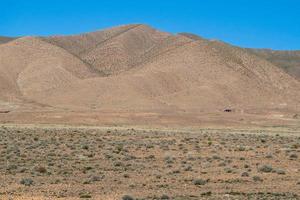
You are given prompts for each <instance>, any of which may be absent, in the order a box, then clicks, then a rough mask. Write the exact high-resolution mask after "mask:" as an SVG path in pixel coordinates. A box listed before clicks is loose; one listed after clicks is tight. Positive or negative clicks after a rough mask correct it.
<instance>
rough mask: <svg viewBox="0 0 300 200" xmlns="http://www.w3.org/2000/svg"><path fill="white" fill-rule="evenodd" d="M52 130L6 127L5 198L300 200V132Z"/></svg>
mask: <svg viewBox="0 0 300 200" xmlns="http://www.w3.org/2000/svg"><path fill="white" fill-rule="evenodd" d="M49 127H50V126H49ZM49 127H46V126H45V127H37V126H18V127H15V126H2V127H1V128H0V180H4V181H1V183H0V199H122V198H123V199H127V200H130V199H178V200H179V199H181V200H183V199H186V200H190V199H191V200H194V199H300V181H299V180H300V162H299V156H300V155H299V154H300V153H299V152H300V137H299V135H298V133H299V132H297V131H282V130H277V131H274V130H237V129H236V130H235V129H231V130H229V129H224V130H222V129H218V130H213V129H198V130H193V131H173V130H146V129H144V130H143V129H132V128H128V129H127V128H96V127H95V128H92V127H90V128H87V127H73V128H72V127H58V126H57V127H55V126H52V128H49ZM126 195H127V196H126Z"/></svg>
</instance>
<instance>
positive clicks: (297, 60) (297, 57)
mask: <svg viewBox="0 0 300 200" xmlns="http://www.w3.org/2000/svg"><path fill="white" fill-rule="evenodd" d="M248 50H250V51H251V52H252V53H255V54H256V55H257V56H260V57H262V58H263V59H266V60H268V61H269V62H271V63H273V64H274V65H276V66H279V67H281V68H282V69H284V70H285V71H286V72H287V73H289V74H290V75H291V76H293V77H295V78H297V79H298V80H300V51H274V50H269V49H248Z"/></svg>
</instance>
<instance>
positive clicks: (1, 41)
mask: <svg viewBox="0 0 300 200" xmlns="http://www.w3.org/2000/svg"><path fill="white" fill-rule="evenodd" d="M14 39H15V38H12V37H3V36H0V44H4V43H7V42H9V41H12V40H14Z"/></svg>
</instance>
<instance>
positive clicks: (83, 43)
mask: <svg viewBox="0 0 300 200" xmlns="http://www.w3.org/2000/svg"><path fill="white" fill-rule="evenodd" d="M0 88H1V90H0V109H2V110H3V109H4V110H9V111H10V112H12V114H11V115H13V113H20V112H21V113H22V112H24V111H25V110H26V111H27V112H28V111H30V112H38V113H43V112H46V111H45V109H46V110H47V111H48V112H60V114H59V115H55V116H56V117H58V118H59V119H60V118H63V117H62V116H63V115H68V116H69V118H71V116H72V115H73V114H74V115H75V114H76V113H77V114H78V113H82V112H84V113H90V115H92V113H104V112H106V113H124V112H126V113H140V114H141V115H143V114H142V113H160V114H165V115H168V116H170V119H171V118H176V117H178V116H181V115H183V114H187V113H188V114H191V116H192V118H197V117H198V116H199V115H201V113H207V112H209V113H222V112H223V111H224V110H226V109H229V110H228V111H235V112H238V113H246V114H251V113H252V114H253V113H261V114H265V113H273V112H282V113H293V114H295V113H297V112H298V111H299V101H300V98H299V97H300V93H299V91H300V90H299V89H300V83H299V82H298V81H297V80H296V79H294V78H292V77H291V76H290V75H289V74H287V73H286V72H284V71H283V70H281V69H280V68H278V67H277V66H275V65H274V64H273V63H272V62H269V61H268V58H265V57H263V56H257V53H252V52H249V51H248V50H245V49H242V48H238V47H233V46H231V45H229V44H225V43H223V42H219V41H209V40H206V39H203V38H201V37H198V36H195V35H193V34H188V33H184V34H177V35H173V34H169V33H164V32H160V31H157V30H155V29H153V28H151V27H149V26H146V25H127V26H120V27H115V28H112V29H107V30H104V31H97V32H93V33H86V34H82V35H75V36H53V37H23V38H18V39H16V40H12V41H10V42H7V43H5V44H2V45H0ZM66 113H67V114H66ZM87 115H89V114H87ZM19 116H20V115H19ZM0 117H1V116H0ZM42 117H43V114H40V118H42ZM69 118H68V119H66V118H64V120H66V121H67V120H69ZM3 119H5V120H8V119H9V120H13V117H10V118H9V117H8V118H7V117H3V116H2V121H3ZM94 120H95V121H94V123H97V122H98V121H97V120H98V119H97V117H96V119H94ZM157 120H159V118H158V119H157ZM58 121H59V122H61V120H58ZM146 121H147V119H146Z"/></svg>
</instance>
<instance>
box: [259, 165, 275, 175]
mask: <svg viewBox="0 0 300 200" xmlns="http://www.w3.org/2000/svg"><path fill="white" fill-rule="evenodd" d="M258 171H259V172H264V173H270V172H272V171H273V167H272V166H270V165H263V166H261V167H260V168H258Z"/></svg>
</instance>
